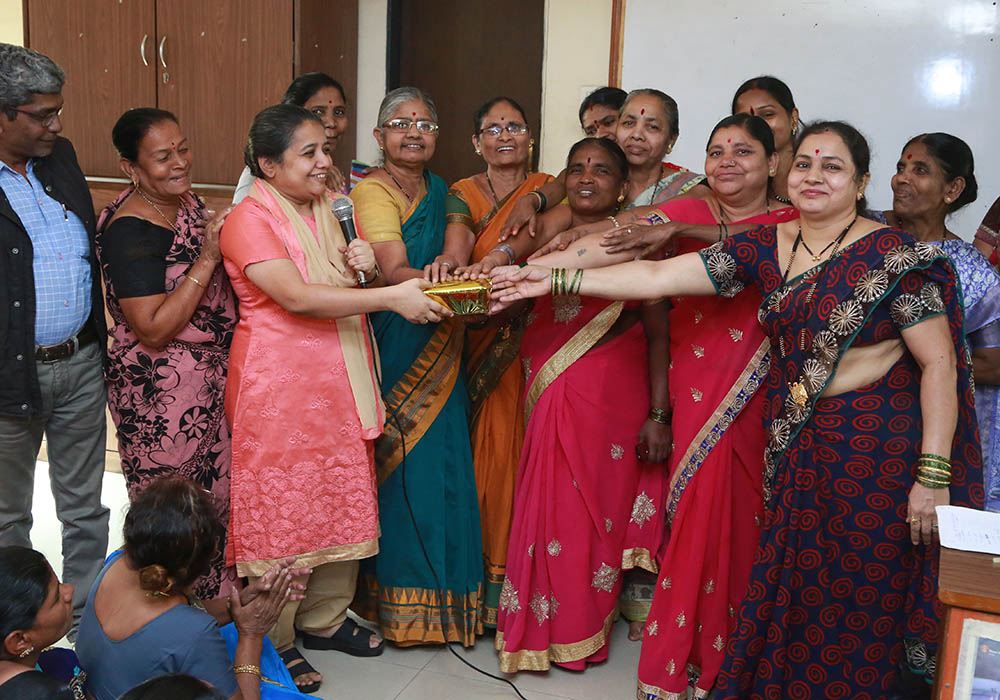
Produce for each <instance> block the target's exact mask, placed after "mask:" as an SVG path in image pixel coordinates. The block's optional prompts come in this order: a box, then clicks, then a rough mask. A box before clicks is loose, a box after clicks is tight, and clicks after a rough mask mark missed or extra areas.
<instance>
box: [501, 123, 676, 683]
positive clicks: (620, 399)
mask: <svg viewBox="0 0 1000 700" xmlns="http://www.w3.org/2000/svg"><path fill="white" fill-rule="evenodd" d="M597 141H602V142H603V143H596V142H597ZM613 152H614V153H613ZM615 153H616V154H617V156H618V158H617V160H618V161H620V163H618V165H619V166H620V167H619V168H617V169H615V170H614V171H613V172H611V173H609V172H608V170H609V167H608V161H611V165H612V169H613V166H614V161H615V160H616V159H615V158H614V157H613V156H614V154H615ZM609 156H612V157H611V158H609ZM584 161H585V162H584ZM568 167H569V169H568V173H569V175H568V178H567V185H568V190H569V195H570V204H571V206H572V207H573V208H574V213H575V215H576V211H577V207H578V206H579V208H580V209H583V208H584V207H585V206H586V207H589V208H590V209H592V210H593V212H596V214H597V215H598V216H605V215H607V213H608V211H606V210H608V209H610V211H614V206H615V197H616V196H617V195H618V194H619V192H620V191H621V186H622V184H623V181H624V177H625V173H626V172H627V165H626V161H625V158H624V154H622V153H621V149H620V148H619V147H618V146H617V145H615V144H614V143H612V142H610V141H607V140H605V139H600V140H598V139H586V140H584V141H583V142H581V143H580V144H577V146H574V149H573V150H571V152H570V163H569V166H568ZM577 169H580V170H582V171H583V172H582V174H580V175H579V177H577V174H576V170H577ZM591 169H593V170H595V171H600V170H604V172H603V173H602V172H596V173H595V174H593V175H592V173H591ZM612 175H613V177H612ZM577 180H579V181H580V182H582V183H583V184H582V185H580V187H577ZM602 181H610V182H604V184H603V185H602ZM578 190H579V191H578ZM608 190H611V191H610V197H608V196H607V195H608ZM592 198H600V199H602V200H603V199H607V200H608V201H607V202H605V203H603V204H600V205H599V206H598V205H597V204H596V203H594V202H592V201H591V202H588V201H587V200H591V199H592ZM598 210H599V211H598ZM573 284H574V283H573V280H567V291H568V292H572V288H571V287H572V285H573ZM640 317H641V318H642V323H641V324H640V323H639V318H640ZM657 322H658V324H659V326H658V327H657ZM647 333H655V334H657V337H659V338H660V339H661V340H662V341H663V347H664V349H665V340H666V337H665V336H666V314H665V312H664V310H663V308H662V305H660V304H654V305H643V306H640V305H639V304H635V303H633V304H628V305H626V304H624V303H622V302H607V301H602V300H599V299H591V298H588V297H581V296H579V295H578V294H575V293H567V294H566V295H564V296H561V297H558V298H555V299H543V300H540V301H539V303H538V304H537V305H536V306H535V308H534V309H533V310H532V312H531V314H530V316H529V318H528V326H527V330H526V332H525V335H524V339H523V340H522V343H521V357H522V362H523V366H524V371H525V375H526V392H525V394H526V395H525V415H526V418H527V431H526V435H525V440H524V448H523V451H522V453H521V460H520V464H519V467H518V475H517V483H516V486H515V492H514V520H513V527H512V530H511V536H510V545H509V547H508V554H507V572H506V578H505V579H504V583H503V588H502V589H501V592H500V601H499V608H500V609H499V615H498V624H497V636H496V647H497V649H498V651H499V653H500V668H501V669H502V670H503V671H505V672H513V671H518V670H532V671H544V670H546V669H548V668H549V666H550V664H551V663H557V664H560V665H563V666H565V667H567V668H571V669H576V670H582V669H583V668H585V667H586V664H587V663H593V662H599V661H603V660H604V659H606V658H607V655H608V637H609V633H610V628H611V623H612V622H613V621H614V619H615V613H616V607H617V601H618V594H619V591H620V589H621V573H622V569H623V568H631V567H633V566H642V567H646V568H649V569H652V570H654V571H655V569H654V568H653V564H652V561H651V555H652V554H655V552H648V551H647V552H641V551H638V550H639V547H638V546H633V545H637V543H639V542H642V541H643V540H642V538H641V537H640V536H639V532H641V531H642V530H645V531H647V532H648V531H651V530H652V529H654V528H655V527H656V522H657V520H656V517H655V516H657V515H660V514H661V513H662V497H661V495H660V494H659V493H657V492H655V491H654V492H653V493H647V492H645V491H644V490H643V486H642V484H644V483H647V480H644V479H643V475H644V472H646V471H652V470H655V471H656V472H657V473H660V472H661V471H662V470H663V465H662V464H657V463H655V461H654V460H660V459H663V458H664V457H665V456H666V450H667V442H668V438H667V437H666V430H665V428H666V426H660V427H662V428H663V438H664V439H663V441H662V442H663V444H662V445H654V444H652V442H651V443H650V444H648V445H647V447H648V448H649V454H650V461H640V460H639V458H638V455H639V454H640V453H642V454H643V455H644V456H645V454H646V453H645V452H644V451H643V446H642V445H641V444H639V445H637V437H638V436H640V432H642V434H645V432H646V428H647V427H648V426H646V425H645V422H646V421H647V414H649V413H650V404H651V382H650V379H651V377H650V371H651V367H652V371H654V372H655V371H660V372H662V374H663V378H664V379H665V375H666V357H665V356H662V357H660V358H659V361H658V362H651V361H650V360H649V359H648V357H647V352H648V348H647ZM650 342H651V343H652V340H651V341H650ZM662 354H663V355H665V353H662ZM659 386H660V387H662V388H664V389H665V381H663V382H659ZM663 393H664V397H663V398H664V399H665V393H666V392H665V391H664V392H663ZM640 429H642V431H640ZM653 481H655V480H653Z"/></svg>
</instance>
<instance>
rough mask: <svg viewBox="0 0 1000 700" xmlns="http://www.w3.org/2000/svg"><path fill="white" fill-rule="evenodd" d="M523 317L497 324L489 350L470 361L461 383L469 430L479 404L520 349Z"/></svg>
mask: <svg viewBox="0 0 1000 700" xmlns="http://www.w3.org/2000/svg"><path fill="white" fill-rule="evenodd" d="M525 318H526V315H525V314H522V315H519V316H516V317H514V318H512V319H511V320H510V321H508V322H507V323H505V324H504V325H503V326H501V327H500V328H498V329H497V331H496V334H495V335H494V336H493V340H492V341H490V347H489V350H487V351H486V352H483V353H481V355H480V357H479V358H478V359H477V360H476V362H475V363H473V364H470V365H469V367H468V368H467V370H466V374H467V379H466V381H465V384H466V386H467V387H468V390H469V403H470V405H471V410H470V415H471V416H472V417H471V419H470V421H469V432H472V431H474V430H475V429H476V423H477V421H478V420H479V412H480V410H482V408H483V404H484V403H485V402H486V399H488V398H489V397H490V395H491V394H492V393H493V391H494V390H495V389H496V388H497V385H498V384H499V383H500V380H501V379H502V378H503V375H504V374H506V372H507V370H508V369H510V366H511V365H512V364H514V362H515V361H516V360H517V358H518V355H519V354H520V352H521V339H522V338H524V331H525V329H526V328H527V324H526V322H525Z"/></svg>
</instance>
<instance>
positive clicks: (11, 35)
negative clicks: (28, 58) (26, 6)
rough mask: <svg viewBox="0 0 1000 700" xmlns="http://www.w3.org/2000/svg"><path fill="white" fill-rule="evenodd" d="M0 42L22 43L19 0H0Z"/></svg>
mask: <svg viewBox="0 0 1000 700" xmlns="http://www.w3.org/2000/svg"><path fill="white" fill-rule="evenodd" d="M0 42H2V43H4V44H22V43H24V20H23V19H22V18H21V0H0Z"/></svg>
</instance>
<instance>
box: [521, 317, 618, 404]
mask: <svg viewBox="0 0 1000 700" xmlns="http://www.w3.org/2000/svg"><path fill="white" fill-rule="evenodd" d="M624 305H625V304H624V302H621V301H616V302H615V303H613V304H611V305H610V306H608V307H607V308H606V309H604V310H603V311H601V312H600V313H599V314H597V315H596V316H594V318H592V319H590V321H588V322H587V324H586V325H585V326H584V327H583V328H581V329H580V330H578V331H577V332H576V333H574V334H573V337H572V338H570V339H569V340H568V341H566V344H565V345H563V346H562V347H561V348H559V350H557V351H556V353H555V354H554V355H552V357H550V358H549V359H548V360H546V361H545V364H544V365H542V367H541V369H539V370H538V374H537V375H535V381H533V382H532V383H531V387H529V389H528V394H527V397H526V399H525V402H524V418H525V421H527V420H528V419H529V418H531V412H532V410H534V408H535V403H537V402H538V399H540V398H541V396H542V392H544V391H545V390H546V389H548V388H549V385H550V384H552V382H554V381H555V380H556V379H557V378H558V377H559V375H560V374H562V373H563V372H565V371H566V370H567V369H569V367H570V365H572V364H573V363H574V362H576V361H577V360H579V359H580V358H581V357H583V355H584V353H586V352H587V351H588V350H590V348H592V347H593V346H594V345H595V344H596V343H597V341H599V340H600V339H601V338H603V337H604V334H605V333H607V332H608V331H609V330H610V329H611V327H612V326H613V325H614V324H615V321H617V320H618V317H619V316H620V315H621V312H622V308H624Z"/></svg>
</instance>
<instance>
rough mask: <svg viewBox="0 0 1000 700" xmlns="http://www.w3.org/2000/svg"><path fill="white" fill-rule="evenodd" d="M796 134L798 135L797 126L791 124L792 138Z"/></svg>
mask: <svg viewBox="0 0 1000 700" xmlns="http://www.w3.org/2000/svg"><path fill="white" fill-rule="evenodd" d="M797 133H799V125H798V124H792V136H795V135H796V134H797Z"/></svg>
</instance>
